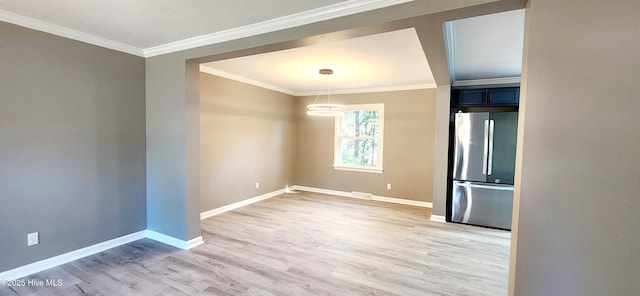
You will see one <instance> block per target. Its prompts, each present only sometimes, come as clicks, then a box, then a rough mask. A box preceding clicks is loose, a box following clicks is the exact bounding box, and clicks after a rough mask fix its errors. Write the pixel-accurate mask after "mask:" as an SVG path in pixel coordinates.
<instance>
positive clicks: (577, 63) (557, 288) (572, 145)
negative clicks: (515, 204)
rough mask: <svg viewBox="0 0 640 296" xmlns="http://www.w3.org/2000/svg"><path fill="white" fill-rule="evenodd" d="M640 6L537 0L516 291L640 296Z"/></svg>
mask: <svg viewBox="0 0 640 296" xmlns="http://www.w3.org/2000/svg"><path fill="white" fill-rule="evenodd" d="M639 13H640V2H639V1H637V0H618V1H586V2H585V1H581V0H565V1H557V0H531V1H530V2H529V8H528V9H527V12H526V18H527V20H526V22H527V24H526V35H527V37H526V39H527V40H526V42H525V48H526V49H525V51H526V53H525V63H524V66H525V67H524V76H523V85H522V86H523V89H522V93H523V97H522V99H523V101H522V105H523V107H524V110H523V111H524V112H523V114H524V120H522V118H521V120H522V121H521V126H520V130H521V131H523V135H522V137H521V139H522V140H523V141H522V144H521V146H520V147H519V151H518V155H519V164H518V165H519V166H520V167H519V168H518V170H519V172H520V174H519V176H518V178H519V179H517V180H516V199H518V200H519V217H518V216H516V217H514V221H517V228H516V229H514V239H515V240H514V253H513V254H512V258H515V259H516V261H515V263H514V264H515V270H512V276H513V275H515V277H514V278H512V285H513V284H514V286H512V290H511V295H518V296H529V295H532V296H534V295H638V291H640V281H639V279H640V264H639V263H640V235H639V231H638V226H639V225H640V194H639V192H640V182H638V180H639V176H640V157H638V151H639V148H638V147H640V128H639V127H638V126H639V125H638V122H637V121H638V110H640V99H639V96H640V83H638V77H640V54H639V50H640V30H638V28H640V18H638V14H639ZM512 266H513V265H512ZM514 271H515V274H513V272H514Z"/></svg>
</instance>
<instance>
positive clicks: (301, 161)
mask: <svg viewBox="0 0 640 296" xmlns="http://www.w3.org/2000/svg"><path fill="white" fill-rule="evenodd" d="M435 97H436V90H435V89H427V90H412V91H395V92H381V93H366V94H348V95H334V96H333V99H332V101H335V102H337V103H341V104H375V103H384V104H385V106H384V107H385V114H384V116H385V122H384V165H383V166H384V172H383V173H382V174H376V173H363V172H352V171H342V170H334V169H333V167H332V166H333V149H334V131H335V130H334V126H335V124H334V118H326V117H313V116H308V115H306V106H307V105H308V104H311V103H312V102H313V100H314V99H315V97H301V98H299V104H298V111H297V114H298V141H297V142H298V144H297V145H298V150H297V151H298V152H297V154H298V160H297V161H296V184H298V185H303V186H310V187H317V188H323V189H332V190H340V191H347V192H351V191H358V192H367V193H372V194H374V195H380V196H386V197H394V198H403V199H410V200H417V201H426V202H431V201H432V199H431V197H432V194H433V155H434V138H435V127H434V125H435V111H434V110H435ZM387 183H391V184H392V186H391V188H392V189H391V190H387V189H386V186H387Z"/></svg>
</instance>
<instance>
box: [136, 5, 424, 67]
mask: <svg viewBox="0 0 640 296" xmlns="http://www.w3.org/2000/svg"><path fill="white" fill-rule="evenodd" d="M412 1H414V0H349V1H344V2H339V3H336V4H332V5H328V6H324V7H320V8H316V9H312V10H307V11H304V12H300V13H295V14H291V15H287V16H283V17H279V18H275V19H271V20H267V21H263V22H259V23H255V24H251V25H247V26H242V27H237V28H233V29H229V30H224V31H220V32H215V33H211V34H207V35H201V36H197V37H192V38H187V39H183V40H180V41H176V42H171V43H167V44H163V45H159V46H154V47H149V48H145V49H143V52H144V56H145V57H152V56H157V55H162V54H167V53H172V52H176V51H181V50H185V49H190V48H195V47H199V46H205V45H210V44H215V43H221V42H225V41H230V40H235V39H240V38H245V37H250V36H255V35H259V34H264V33H270V32H275V31H279V30H284V29H289V28H293V27H298V26H303V25H308V24H311V23H316V22H320V21H326V20H330V19H333V18H339V17H343V16H348V15H352V14H357V13H361V12H366V11H371V10H375V9H380V8H385V7H389V6H393V5H398V4H403V3H407V2H412Z"/></svg>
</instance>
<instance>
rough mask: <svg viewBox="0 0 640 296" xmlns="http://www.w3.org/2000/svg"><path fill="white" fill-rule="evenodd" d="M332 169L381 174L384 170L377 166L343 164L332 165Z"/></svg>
mask: <svg viewBox="0 0 640 296" xmlns="http://www.w3.org/2000/svg"><path fill="white" fill-rule="evenodd" d="M333 169H334V170H337V171H352V172H361V173H374V174H382V173H383V172H384V170H383V169H379V168H367V167H353V166H345V165H337V164H334V165H333Z"/></svg>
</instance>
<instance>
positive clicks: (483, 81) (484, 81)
mask: <svg viewBox="0 0 640 296" xmlns="http://www.w3.org/2000/svg"><path fill="white" fill-rule="evenodd" d="M520 81H521V78H520V76H514V77H503V78H490V79H475V80H458V81H456V82H454V83H452V84H451V86H477V85H493V84H514V83H520Z"/></svg>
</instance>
